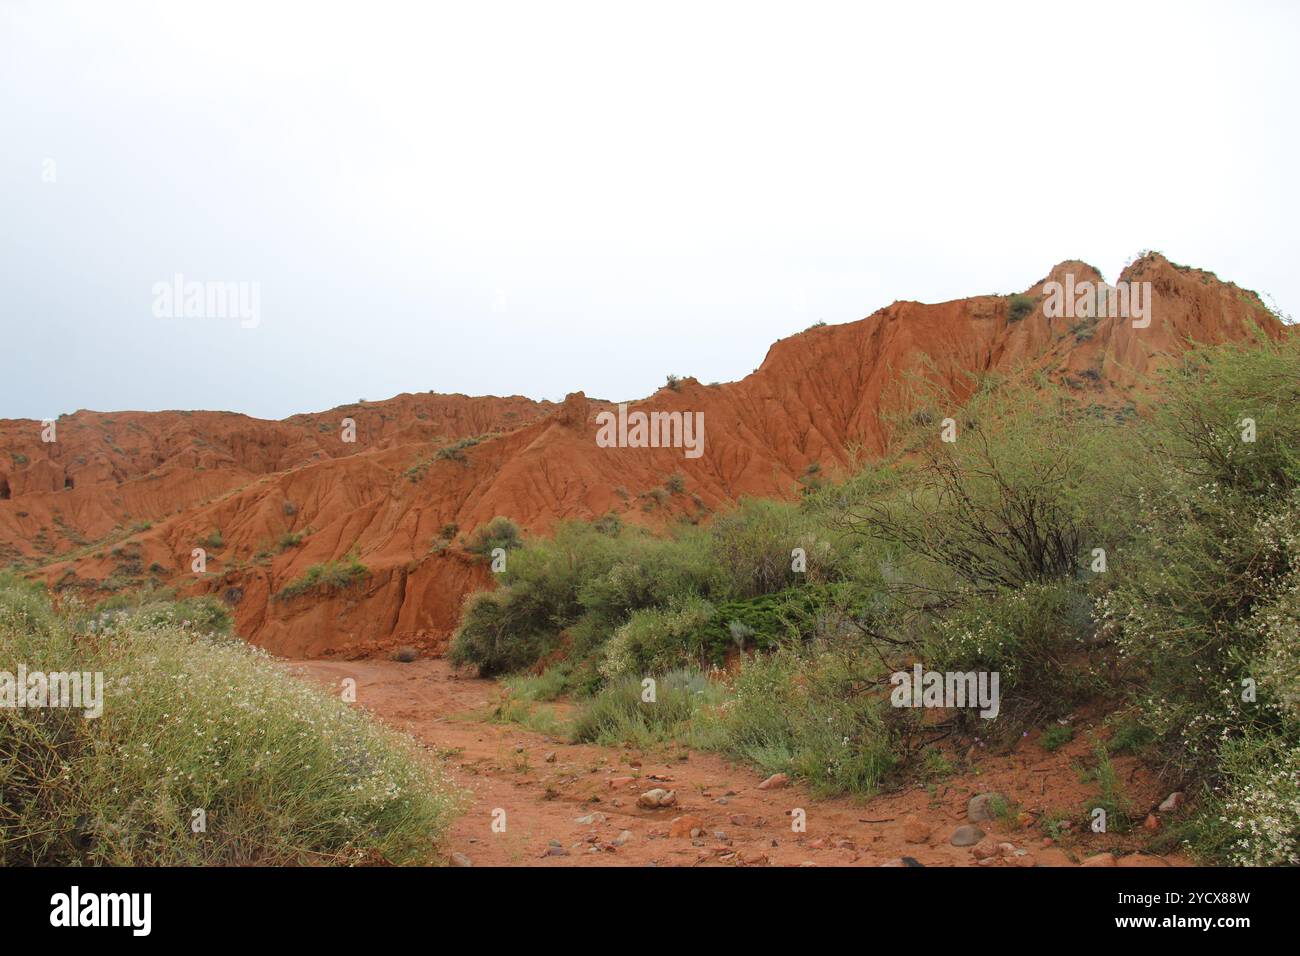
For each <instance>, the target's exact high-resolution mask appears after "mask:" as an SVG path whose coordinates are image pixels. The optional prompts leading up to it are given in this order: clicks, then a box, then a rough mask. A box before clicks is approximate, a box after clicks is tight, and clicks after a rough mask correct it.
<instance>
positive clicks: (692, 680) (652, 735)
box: [573, 669, 723, 747]
mask: <svg viewBox="0 0 1300 956" xmlns="http://www.w3.org/2000/svg"><path fill="white" fill-rule="evenodd" d="M647 676H649V675H647ZM644 679H645V678H643V677H623V678H619V679H618V680H614V681H611V682H609V683H608V684H606V685H605V687H604V688H603V689H602V690H601V691H600V692H599V693H598V694H596V695H595V696H594V697H592V698H591V699H590V700H589V701H588V702H587V703H586V704H584V705H583V707H582V708H581V709H580V710H579V712H578V714H577V715H576V716H575V717H574V721H573V739H574V741H575V742H577V743H599V744H603V745H605V746H621V745H623V744H628V743H630V744H632V745H634V746H638V747H650V746H654V745H656V744H664V743H669V742H690V741H691V736H692V730H691V721H692V720H693V718H694V717H695V716H696V714H697V712H698V711H699V710H700V709H701V708H703V707H711V706H716V705H717V704H718V703H720V701H721V699H722V695H723V689H722V688H721V687H720V686H719V685H717V684H715V683H713V682H711V681H710V680H709V679H708V677H706V676H705V675H704V674H703V673H701V672H700V671H698V670H693V669H678V670H672V671H669V672H667V673H665V674H663V675H662V676H660V677H657V678H653V679H654V681H655V684H654V700H653V701H648V700H645V699H644V698H645V697H646V696H647V694H646V688H645V686H644V685H643V683H642V681H643V680H644Z"/></svg>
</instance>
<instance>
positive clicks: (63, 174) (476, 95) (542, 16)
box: [0, 0, 1300, 418]
mask: <svg viewBox="0 0 1300 956" xmlns="http://www.w3.org/2000/svg"><path fill="white" fill-rule="evenodd" d="M1298 27H1300V5H1297V4H1294V3H1287V2H1277V3H1249V2H1245V3H1233V4H1224V3H1221V4H1200V3H1187V2H1182V3H1168V4H1166V3H1159V4H1157V3H1141V2H1136V0H1128V2H1122V3H1114V4H1108V3H1089V4H1086V5H1079V4H1059V5H1056V4H1049V3H1041V2H1040V3H1026V4H1007V5H999V4H987V3H978V4H971V3H967V4H951V5H949V4H923V3H915V2H907V3H898V2H892V3H882V4H879V5H874V4H873V5H867V4H864V3H852V4H844V5H823V4H815V3H808V2H799V3H789V4H783V5H765V4H756V3H744V4H736V5H731V4H727V5H723V4H710V3H705V2H692V3H683V4H675V3H665V2H656V3H653V4H645V3H642V4H635V5H633V4H628V3H615V2H611V0H606V2H602V3H590V4H570V3H555V2H548V3H545V4H542V3H530V4H499V3H484V2H474V3H468V2H458V3H446V4H415V3H412V4H398V3H383V2H376V0H365V2H361V0H357V2H353V3H349V4H324V3H319V2H318V3H287V2H284V3H277V2H273V0H261V2H253V3H240V2H231V0H222V2H203V3H197V2H195V3H187V2H176V3H170V4H162V3H159V4H151V3H135V2H123V0H117V2H113V3H98V2H83V3H70V2H57V0H31V2H22V0H0V324H2V327H0V335H2V339H0V341H2V342H3V347H2V350H0V417H32V418H43V417H48V416H50V415H55V414H59V413H62V412H68V411H73V410H75V409H78V408H96V409H101V410H110V409H128V408H134V409H159V408H218V409H230V410H235V411H244V412H248V413H250V414H255V415H259V416H265V417H281V416H284V415H288V414H291V413H294V412H299V411H309V410H316V409H322V408H327V407H330V406H333V405H337V404H341V403H344V402H350V401H354V400H356V399H357V398H363V397H364V398H369V399H380V398H386V397H388V396H390V395H393V394H395V393H398V392H402V391H423V390H428V389H432V390H436V391H440V392H457V391H460V392H466V393H469V394H516V393H517V394H524V395H529V396H532V397H534V398H551V399H559V398H561V397H563V395H564V394H565V393H566V392H568V391H571V390H574V389H578V388H582V389H585V390H586V391H587V393H588V394H589V395H594V396H599V397H602V398H611V399H618V398H634V397H638V396H641V395H644V394H648V393H649V392H651V391H653V389H654V388H656V387H657V386H659V385H660V384H662V382H663V380H664V377H665V376H666V375H667V374H668V373H669V372H673V373H677V374H681V375H695V376H697V377H698V378H700V379H701V380H702V381H705V382H708V381H713V380H724V381H725V380H733V379H736V378H740V377H742V376H744V375H746V374H748V373H749V372H750V371H751V370H752V369H753V368H754V367H755V366H757V365H758V364H759V362H760V361H761V360H762V358H763V355H764V353H765V352H766V349H767V347H768V346H769V345H770V344H771V342H773V341H774V340H776V339H777V338H780V337H782V336H785V335H788V334H790V333H792V332H795V331H799V330H801V329H803V328H805V327H806V326H808V325H810V324H811V323H813V322H815V321H817V320H819V319H820V320H825V321H828V322H832V323H837V322H846V321H851V320H854V319H858V318H861V317H863V316H865V315H868V314H869V313H871V312H873V311H874V310H876V309H877V308H879V307H881V306H883V305H886V304H888V303H889V302H891V301H893V300H894V299H919V300H922V301H941V300H944V299H951V298H956V297H959V296H966V295H974V294H980V293H987V292H1011V291H1018V290H1020V289H1023V288H1025V287H1027V286H1028V285H1030V284H1031V283H1033V282H1034V281H1036V280H1037V279H1039V278H1041V277H1042V276H1043V275H1044V274H1045V273H1046V272H1047V270H1048V269H1049V268H1050V267H1051V266H1052V265H1053V264H1054V263H1056V262H1058V261H1060V260H1062V259H1066V258H1082V259H1086V260H1088V261H1090V262H1092V263H1093V264H1094V265H1096V266H1098V267H1099V268H1101V270H1102V271H1103V272H1104V273H1105V274H1106V276H1107V278H1109V279H1112V280H1113V279H1114V278H1115V275H1116V273H1117V272H1118V270H1119V269H1120V268H1121V267H1122V266H1123V265H1124V263H1125V262H1126V261H1127V260H1128V259H1130V258H1131V257H1132V256H1134V255H1135V254H1136V253H1138V252H1139V251H1141V250H1143V249H1146V248H1155V249H1160V250H1162V251H1163V252H1165V253H1166V254H1167V255H1168V256H1169V257H1170V258H1172V259H1173V260H1175V261H1177V262H1184V263H1188V264H1191V265H1197V266H1201V267H1204V268H1207V269H1212V270H1214V271H1216V272H1218V274H1219V275H1220V276H1222V277H1223V278H1225V279H1231V280H1234V281H1236V282H1238V283H1240V284H1242V285H1245V286H1247V287H1251V288H1255V289H1258V290H1259V291H1261V292H1266V293H1271V294H1272V295H1273V296H1274V297H1275V299H1276V301H1277V304H1278V305H1280V306H1281V307H1282V309H1283V310H1284V311H1287V312H1291V313H1293V314H1295V313H1296V312H1297V311H1300V275H1298V273H1297V270H1296V268H1295V266H1294V253H1295V248H1296V243H1295V239H1294V232H1295V229H1294V225H1295V222H1296V213H1297V192H1296V188H1295V182H1296V179H1297V175H1298V172H1297V149H1296V147H1297V145H1298V143H1297V132H1296V117H1297V115H1298V114H1300V109H1298V108H1297V105H1296V104H1297V100H1298V96H1297V94H1300V83H1298V82H1297V80H1298V78H1300V77H1298V73H1300V68H1298V67H1297V57H1296V50H1297V48H1300V44H1298V43H1297V41H1298V40H1300V29H1298ZM50 159H52V160H54V164H55V165H54V169H55V171H56V176H57V178H56V181H55V182H45V181H43V178H42V172H43V171H44V170H46V169H47V168H48V167H47V165H46V160H50ZM178 272H179V273H182V274H184V275H185V276H186V278H187V279H199V280H222V281H245V282H257V283H260V288H261V321H260V325H259V326H258V327H257V328H255V329H244V328H240V326H239V323H238V322H237V321H234V320H222V319H160V318H156V317H155V316H154V315H153V312H152V291H151V290H152V286H153V284H154V283H156V282H160V281H169V280H170V279H171V278H172V276H173V275H174V274H176V273H178Z"/></svg>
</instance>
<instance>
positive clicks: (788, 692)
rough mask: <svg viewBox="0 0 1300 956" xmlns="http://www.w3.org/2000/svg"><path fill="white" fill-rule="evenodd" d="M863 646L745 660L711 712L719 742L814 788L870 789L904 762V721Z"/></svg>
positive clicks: (829, 646)
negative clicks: (727, 697)
mask: <svg viewBox="0 0 1300 956" xmlns="http://www.w3.org/2000/svg"><path fill="white" fill-rule="evenodd" d="M882 676H883V673H882V669H881V668H880V666H879V664H874V663H872V662H871V660H870V658H869V657H868V656H867V655H866V654H865V653H864V648H862V647H861V646H860V645H856V644H853V643H826V642H818V643H817V644H816V645H813V646H810V647H793V646H791V647H783V648H781V649H779V650H777V651H775V652H773V653H770V654H762V655H757V656H755V657H752V658H749V659H747V660H746V661H745V663H744V666H743V667H742V668H741V669H740V671H739V673H738V674H737V675H736V676H735V678H734V679H733V681H732V691H733V693H732V697H731V699H730V700H728V701H726V702H725V703H724V704H723V705H722V706H721V707H719V708H718V709H717V710H716V711H714V712H711V713H708V714H706V715H705V716H704V720H705V722H706V723H709V724H710V726H707V727H705V728H702V729H701V731H700V732H701V733H702V734H703V735H706V736H707V737H709V738H711V739H713V740H715V741H716V743H715V744H714V746H716V748H717V749H720V750H723V751H725V752H727V753H729V754H731V755H733V756H735V757H737V758H739V759H742V760H745V761H748V762H750V763H752V764H755V765H756V766H758V767H760V768H762V769H763V771H765V772H767V773H777V772H782V773H789V774H792V775H794V776H798V777H801V778H803V779H804V780H805V781H806V782H807V783H808V785H809V786H810V787H811V788H812V789H813V791H814V792H816V793H818V794H822V795H831V794H838V793H852V794H860V795H865V794H870V793H873V792H875V791H876V790H877V789H878V788H879V787H880V785H881V783H882V782H883V781H884V779H885V777H886V776H887V775H888V774H889V772H890V771H891V770H892V769H893V768H894V767H895V766H897V765H898V764H899V762H900V758H901V754H900V752H899V737H898V723H899V722H900V721H901V720H903V719H905V718H903V717H901V716H900V714H899V712H898V711H897V710H895V709H894V708H892V707H890V705H889V698H888V695H887V694H885V693H882V692H881V691H880V690H879V686H878V682H879V680H880V678H881V677H882Z"/></svg>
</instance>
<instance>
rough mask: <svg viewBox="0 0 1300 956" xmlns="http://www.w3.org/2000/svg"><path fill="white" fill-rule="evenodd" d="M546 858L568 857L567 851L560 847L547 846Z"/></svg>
mask: <svg viewBox="0 0 1300 956" xmlns="http://www.w3.org/2000/svg"><path fill="white" fill-rule="evenodd" d="M545 855H546V856H569V851H568V850H566V849H565V848H564V847H562V846H548V847H547V848H546V853H545Z"/></svg>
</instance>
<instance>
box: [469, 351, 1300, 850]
mask: <svg viewBox="0 0 1300 956" xmlns="http://www.w3.org/2000/svg"><path fill="white" fill-rule="evenodd" d="M1157 394H1158V395H1159V396H1160V397H1159V399H1158V400H1157V401H1156V402H1155V403H1154V404H1155V407H1154V411H1153V413H1152V414H1151V415H1149V416H1146V417H1144V418H1135V417H1134V416H1132V415H1131V414H1128V413H1126V412H1114V411H1112V410H1108V409H1103V408H1099V407H1092V408H1080V407H1078V406H1077V405H1076V404H1073V403H1071V402H1069V401H1067V400H1066V398H1065V397H1064V396H1062V395H1061V394H1059V393H1058V392H1057V391H1056V390H1054V389H1053V388H1052V387H1051V386H1049V385H1048V384H1047V383H1044V382H995V381H992V380H987V381H983V382H981V383H978V387H977V388H976V390H975V392H974V394H973V397H972V398H971V399H970V400H969V401H968V402H967V403H966V404H965V406H964V407H963V408H961V409H960V410H956V409H953V410H944V409H945V405H944V399H943V398H942V396H940V395H938V394H934V393H930V392H927V391H926V390H925V389H920V390H918V392H917V394H916V395H915V401H914V402H913V403H912V408H911V411H910V412H909V413H908V414H907V415H905V416H902V417H900V418H899V419H898V420H897V421H895V422H894V423H893V425H894V445H895V452H894V454H893V455H892V457H890V458H888V459H887V460H885V461H882V462H880V463H878V464H876V465H873V466H870V467H869V468H867V469H865V470H863V471H862V472H860V473H858V474H856V475H853V476H851V477H850V478H848V479H847V480H846V481H843V482H842V483H840V484H838V485H833V486H823V487H820V488H814V489H810V490H809V493H808V494H807V495H806V496H805V498H804V499H803V500H802V501H801V502H800V503H798V504H782V503H774V502H767V501H745V502H742V503H741V505H740V506H739V507H738V508H737V509H736V510H735V511H733V512H731V513H729V514H726V515H722V516H720V517H719V518H718V519H717V520H716V521H715V522H714V523H713V524H712V525H711V526H710V527H708V528H697V527H691V526H683V527H680V528H676V529H674V530H673V532H672V533H671V534H669V535H667V536H666V537H659V538H657V537H652V536H649V535H647V534H644V533H640V532H638V531H636V530H634V529H624V528H622V527H620V526H619V525H618V524H617V523H611V522H598V523H596V524H584V523H570V524H567V525H564V526H562V527H560V528H559V530H558V531H557V533H556V534H555V536H554V537H553V538H551V539H547V540H535V541H530V542H528V543H527V544H526V545H523V546H521V547H519V548H517V549H516V550H514V551H513V552H512V553H511V555H510V559H509V564H508V567H507V570H506V571H505V573H504V574H503V575H502V579H503V586H502V587H499V588H497V589H496V590H494V591H490V592H485V593H480V594H477V595H475V596H473V597H472V598H471V599H470V600H469V601H467V603H466V607H465V610H464V614H463V618H462V622H461V626H460V628H459V630H458V632H457V634H456V636H455V638H454V641H453V647H452V654H453V658H454V659H455V660H457V661H460V662H462V663H470V664H475V665H477V666H478V667H479V668H480V669H481V671H482V672H484V673H487V674H502V673H508V672H516V673H517V674H518V676H517V677H515V678H512V681H511V684H512V687H513V688H514V689H515V691H516V694H517V695H518V696H520V697H529V696H533V697H535V698H538V699H540V698H547V697H554V696H556V695H558V694H561V693H565V692H569V693H573V694H574V695H575V696H577V697H578V698H580V699H581V698H586V702H585V704H584V707H583V709H582V710H581V711H580V713H579V716H578V717H577V719H576V721H575V730H574V732H575V734H576V735H577V736H578V737H579V738H581V739H591V740H600V741H603V742H611V741H613V740H616V739H618V738H620V737H622V738H624V739H632V740H636V741H637V742H639V743H646V742H653V741H655V740H669V739H678V740H682V739H687V740H689V742H690V743H692V744H693V745H695V746H710V747H715V748H717V749H720V750H724V751H726V752H729V753H732V754H734V755H736V756H738V757H740V758H742V759H745V760H747V761H749V762H751V763H753V764H755V765H756V766H760V767H763V768H766V769H769V770H772V771H783V772H787V773H791V774H795V775H798V776H800V777H802V778H803V779H804V780H805V781H806V782H807V783H809V784H810V785H811V786H813V787H814V788H816V789H817V790H819V791H822V792H827V793H836V792H849V793H866V792H870V791H871V790H873V789H875V788H877V787H878V786H880V785H881V783H882V782H884V781H886V780H887V779H888V778H889V777H891V775H898V774H903V773H907V772H909V771H912V770H915V769H916V768H918V767H920V766H927V765H930V764H933V763H936V762H940V763H941V762H942V761H943V759H944V758H943V756H942V753H941V752H940V751H939V750H938V749H937V748H936V744H937V743H938V742H940V741H942V740H945V739H948V738H954V739H955V738H956V737H959V736H966V737H974V736H979V737H980V738H981V739H982V740H985V741H988V742H990V743H994V742H996V741H997V740H999V739H1001V740H1003V741H1006V740H1010V739H1014V738H1016V737H1019V735H1020V734H1021V733H1023V732H1024V731H1025V730H1027V729H1029V728H1032V727H1044V726H1046V727H1052V728H1055V730H1056V731H1057V732H1059V730H1060V728H1059V727H1058V726H1057V725H1056V724H1055V722H1054V718H1058V717H1062V716H1064V715H1066V714H1068V713H1070V712H1071V711H1072V710H1074V709H1075V708H1077V707H1079V706H1080V705H1083V704H1085V703H1086V704H1090V705H1091V704H1096V703H1098V702H1100V703H1102V704H1104V705H1105V706H1106V708H1107V710H1108V712H1110V714H1111V716H1110V718H1109V719H1108V722H1109V724H1110V730H1109V731H1108V741H1106V742H1102V743H1099V748H1100V749H1099V750H1098V767H1099V770H1098V774H1100V773H1101V769H1104V768H1105V767H1108V766H1109V762H1108V758H1107V752H1108V751H1107V746H1109V747H1110V748H1111V749H1116V750H1118V749H1127V750H1129V751H1135V752H1138V753H1139V754H1140V755H1141V756H1143V757H1144V758H1146V759H1147V760H1149V761H1150V762H1151V763H1152V764H1153V765H1154V766H1156V767H1157V768H1158V769H1160V770H1161V771H1162V772H1163V773H1165V775H1166V777H1167V779H1168V780H1169V783H1170V786H1171V789H1173V788H1174V787H1178V788H1181V789H1184V790H1186V791H1188V792H1189V793H1190V794H1193V795H1194V800H1193V806H1194V808H1195V810H1196V812H1195V813H1193V814H1190V815H1188V816H1185V817H1184V818H1183V819H1184V820H1186V821H1187V822H1185V823H1184V824H1182V825H1181V827H1178V828H1175V829H1173V830H1171V831H1170V832H1169V833H1168V834H1166V835H1165V839H1166V840H1171V841H1178V842H1181V843H1183V844H1184V845H1186V846H1187V847H1189V848H1190V849H1192V850H1193V851H1195V852H1198V853H1199V854H1201V855H1202V856H1203V857H1204V858H1206V859H1211V860H1222V861H1229V862H1235V863H1244V864H1251V863H1281V862H1291V863H1294V862H1298V861H1300V784H1297V782H1296V781H1297V780H1298V779H1300V599H1297V595H1300V523H1298V522H1297V518H1298V517H1300V340H1297V339H1295V338H1294V337H1292V338H1290V339H1288V340H1286V341H1284V342H1283V343H1281V344H1277V343H1271V342H1266V341H1261V342H1260V343H1256V344H1251V345H1231V346H1221V347H1215V348H1209V349H1202V350H1197V351H1194V352H1190V353H1188V354H1187V355H1186V356H1185V357H1184V359H1183V360H1182V362H1181V364H1180V365H1178V366H1177V367H1176V368H1174V369H1173V370H1172V371H1171V372H1170V373H1168V374H1167V375H1166V376H1165V378H1164V381H1162V382H1160V383H1159V384H1158V391H1157ZM950 417H951V419H952V421H951V423H948V422H945V419H948V418H950ZM945 425H948V426H949V427H948V432H949V435H950V436H951V435H952V434H953V431H952V429H953V428H954V427H955V437H956V440H955V441H943V440H941V439H942V434H943V430H944V426H945ZM918 663H919V664H921V665H923V667H924V668H925V669H926V670H933V671H940V672H949V671H959V672H969V671H977V672H997V673H998V674H999V676H1000V682H1001V686H1000V697H1001V700H1000V709H999V712H998V716H997V717H996V718H995V719H992V720H985V719H982V718H981V717H980V716H979V715H978V713H977V712H976V711H974V710H971V709H966V710H949V711H945V712H943V713H942V714H941V715H940V717H939V718H938V719H936V717H935V715H934V714H933V713H932V714H929V715H927V716H926V717H925V718H923V717H922V711H920V710H915V709H909V708H900V707H893V706H890V690H891V685H890V681H889V678H890V675H891V674H892V673H894V672H897V671H910V669H911V668H912V666H913V665H915V664H918ZM719 665H726V666H724V667H721V668H719ZM525 671H528V672H530V673H531V674H532V675H534V676H527V675H526V674H524V673H523V672H525ZM701 675H704V676H706V677H707V678H708V679H707V680H705V679H704V678H703V677H702V676H701ZM646 677H656V678H657V679H658V681H659V684H660V689H661V690H664V691H666V693H667V697H666V698H661V699H664V700H666V701H667V702H668V703H669V704H670V706H666V707H663V708H659V706H658V704H657V703H649V702H646V701H644V700H642V699H641V698H640V697H639V696H638V695H637V691H638V688H640V687H641V682H642V680H644V678H646ZM1052 739H1056V738H1055V737H1053V738H1052ZM1099 779H1100V778H1099ZM1113 796H1114V797H1115V799H1114V801H1113V807H1112V810H1113V814H1112V815H1113V817H1114V818H1115V825H1117V826H1123V825H1124V824H1125V822H1127V821H1126V820H1125V819H1124V817H1125V815H1126V814H1127V813H1130V812H1133V810H1132V808H1130V807H1126V806H1125V802H1124V801H1123V799H1122V797H1121V796H1120V795H1117V794H1114V795H1113Z"/></svg>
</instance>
